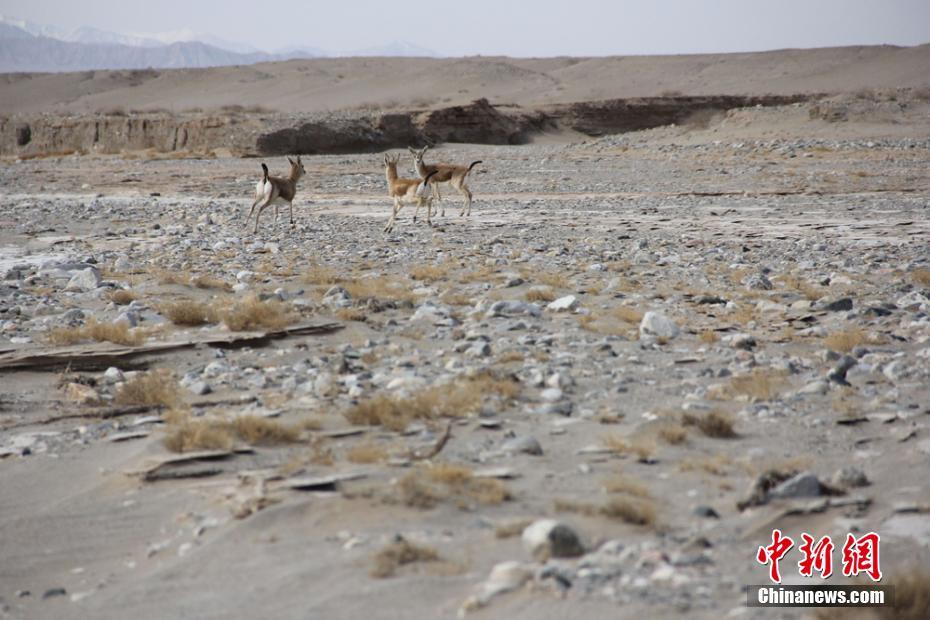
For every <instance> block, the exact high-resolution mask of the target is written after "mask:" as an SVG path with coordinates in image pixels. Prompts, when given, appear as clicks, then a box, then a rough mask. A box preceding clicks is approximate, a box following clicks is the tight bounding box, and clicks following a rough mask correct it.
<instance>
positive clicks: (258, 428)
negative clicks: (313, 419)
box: [229, 415, 300, 445]
mask: <svg viewBox="0 0 930 620" xmlns="http://www.w3.org/2000/svg"><path fill="white" fill-rule="evenodd" d="M229 427H230V430H232V432H233V433H234V434H235V435H236V437H237V438H239V439H241V440H242V441H244V442H246V443H248V444H250V445H276V444H283V443H294V442H295V441H297V440H298V438H299V437H300V428H299V427H298V426H294V425H290V424H284V423H283V422H279V421H278V420H272V419H269V418H263V417H261V416H256V415H242V416H237V417H235V418H233V419H232V421H231V422H230V423H229Z"/></svg>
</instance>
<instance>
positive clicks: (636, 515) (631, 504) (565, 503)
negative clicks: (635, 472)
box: [553, 497, 656, 525]
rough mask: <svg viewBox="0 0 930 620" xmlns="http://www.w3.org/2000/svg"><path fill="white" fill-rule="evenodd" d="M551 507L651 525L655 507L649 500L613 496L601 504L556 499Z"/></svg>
mask: <svg viewBox="0 0 930 620" xmlns="http://www.w3.org/2000/svg"><path fill="white" fill-rule="evenodd" d="M553 507H554V508H555V510H556V512H571V513H576V514H583V515H585V516H588V517H593V516H597V515H600V516H603V517H607V518H608V519H616V520H619V521H623V522H624V523H629V524H631V525H653V524H655V521H656V509H655V505H654V504H653V503H652V501H651V500H648V499H638V498H633V497H613V498H610V499H609V500H607V502H605V503H604V504H603V505H600V506H598V505H596V504H590V503H587V502H576V501H572V500H565V499H556V500H555V502H554V504H553Z"/></svg>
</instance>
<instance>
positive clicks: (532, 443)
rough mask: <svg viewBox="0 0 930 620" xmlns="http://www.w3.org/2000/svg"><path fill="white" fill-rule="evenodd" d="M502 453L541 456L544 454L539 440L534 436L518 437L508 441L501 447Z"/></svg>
mask: <svg viewBox="0 0 930 620" xmlns="http://www.w3.org/2000/svg"><path fill="white" fill-rule="evenodd" d="M501 451H502V452H510V453H523V454H532V455H533V456H541V455H542V453H543V449H542V446H541V445H540V444H539V440H538V439H536V438H535V437H533V436H532V435H518V436H516V437H513V438H512V439H508V440H507V441H505V442H504V443H503V444H502V445H501Z"/></svg>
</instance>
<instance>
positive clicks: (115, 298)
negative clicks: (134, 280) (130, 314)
mask: <svg viewBox="0 0 930 620" xmlns="http://www.w3.org/2000/svg"><path fill="white" fill-rule="evenodd" d="M107 299H109V300H110V301H112V302H113V303H115V304H116V305H117V306H126V305H129V304H131V303H132V302H133V301H135V299H136V294H135V293H133V292H132V291H130V290H128V289H124V288H117V289H113V290H112V291H110V293H109V294H108V295H107Z"/></svg>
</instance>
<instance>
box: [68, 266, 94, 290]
mask: <svg viewBox="0 0 930 620" xmlns="http://www.w3.org/2000/svg"><path fill="white" fill-rule="evenodd" d="M98 286H100V272H99V271H97V268H96V267H88V268H87V269H82V270H81V271H78V272H77V273H76V274H74V275H73V276H71V279H70V280H69V281H68V286H66V287H65V290H66V291H80V292H83V291H92V290H94V289H95V288H97V287H98Z"/></svg>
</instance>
